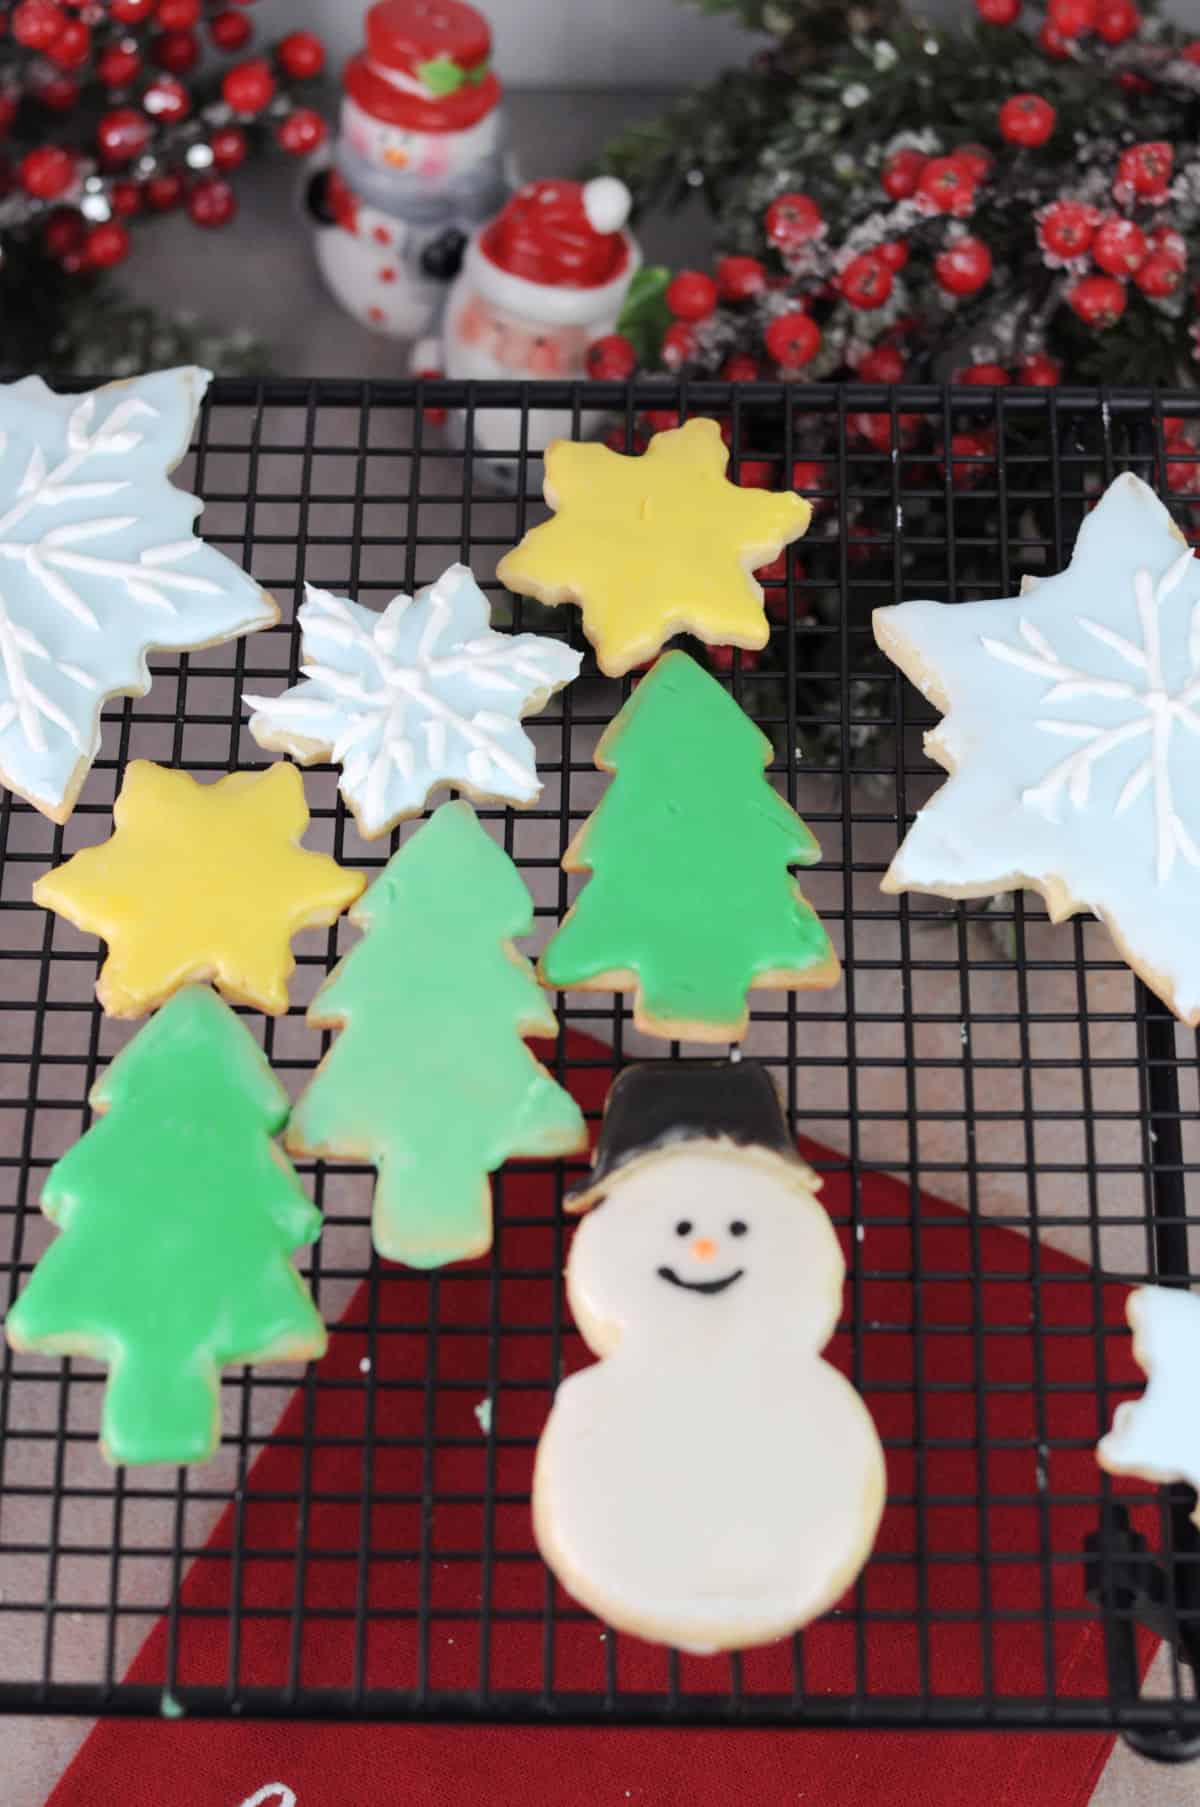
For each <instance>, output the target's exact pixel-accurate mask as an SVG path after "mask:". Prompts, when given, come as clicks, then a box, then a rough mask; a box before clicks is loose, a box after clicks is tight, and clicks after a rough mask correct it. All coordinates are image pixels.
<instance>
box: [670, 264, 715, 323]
mask: <svg viewBox="0 0 1200 1807" xmlns="http://www.w3.org/2000/svg"><path fill="white" fill-rule="evenodd" d="M664 299H665V300H666V303H667V306H668V307H669V308H670V310H671V312H672V314H674V316H675V318H676V320H707V319H708V317H709V315H710V314H711V313H712V312H713V311H714V309H715V308H716V305H717V285H716V283H715V282H714V281H713V279H712V277H711V276H706V275H705V274H704V272H703V270H680V272H679V274H678V276H675V277H672V279H671V281H670V282H669V283H668V284H667V292H666V296H665V297H664Z"/></svg>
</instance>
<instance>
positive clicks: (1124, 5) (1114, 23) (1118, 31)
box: [1093, 0, 1142, 44]
mask: <svg viewBox="0 0 1200 1807" xmlns="http://www.w3.org/2000/svg"><path fill="white" fill-rule="evenodd" d="M1141 26H1142V15H1141V13H1140V12H1139V11H1138V9H1137V7H1136V6H1135V5H1134V3H1133V0H1100V4H1099V6H1098V7H1097V8H1096V20H1095V24H1094V26H1093V30H1094V31H1095V33H1096V36H1097V37H1099V38H1103V40H1104V42H1105V43H1106V44H1123V43H1124V42H1125V40H1126V38H1131V37H1132V36H1133V34H1134V33H1135V32H1136V31H1140V30H1141Z"/></svg>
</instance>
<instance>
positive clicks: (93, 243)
mask: <svg viewBox="0 0 1200 1807" xmlns="http://www.w3.org/2000/svg"><path fill="white" fill-rule="evenodd" d="M128 256H129V233H128V232H127V231H126V229H125V227H124V226H122V224H121V222H120V220H103V221H102V222H101V223H100V225H98V226H93V227H92V229H91V231H90V232H89V233H88V235H87V238H86V239H85V241H84V246H83V261H84V263H85V265H86V266H87V267H88V268H89V269H92V270H110V269H111V268H112V266H113V265H114V264H119V263H122V262H123V261H124V260H125V258H127V257H128Z"/></svg>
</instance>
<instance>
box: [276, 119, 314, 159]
mask: <svg viewBox="0 0 1200 1807" xmlns="http://www.w3.org/2000/svg"><path fill="white" fill-rule="evenodd" d="M275 135H276V137H277V138H278V140H279V143H280V145H281V146H282V148H283V149H284V150H285V151H288V152H290V154H291V155H292V156H293V157H307V155H308V153H309V151H315V150H316V148H317V146H318V145H319V144H320V143H322V142H323V140H324V137H325V121H324V120H323V119H322V118H321V115H320V114H319V113H318V112H316V111H315V110H314V109H313V108H312V107H296V108H295V109H294V110H293V111H292V112H291V113H289V114H288V116H287V118H286V119H285V120H284V121H283V123H282V125H281V126H280V128H279V130H278V132H277V133H276V134H275Z"/></svg>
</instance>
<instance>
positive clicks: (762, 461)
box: [733, 458, 779, 489]
mask: <svg viewBox="0 0 1200 1807" xmlns="http://www.w3.org/2000/svg"><path fill="white" fill-rule="evenodd" d="M778 474H779V473H778V471H777V470H776V468H775V466H774V465H773V464H772V463H771V461H770V459H769V458H739V460H738V467H737V472H736V474H735V476H734V479H733V480H734V482H735V483H736V484H737V485H738V486H739V488H741V489H774V487H775V479H776V477H777V476H778Z"/></svg>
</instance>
